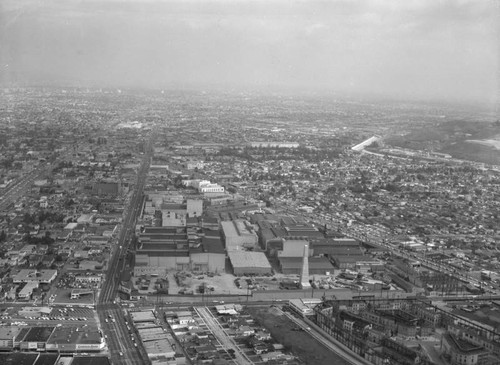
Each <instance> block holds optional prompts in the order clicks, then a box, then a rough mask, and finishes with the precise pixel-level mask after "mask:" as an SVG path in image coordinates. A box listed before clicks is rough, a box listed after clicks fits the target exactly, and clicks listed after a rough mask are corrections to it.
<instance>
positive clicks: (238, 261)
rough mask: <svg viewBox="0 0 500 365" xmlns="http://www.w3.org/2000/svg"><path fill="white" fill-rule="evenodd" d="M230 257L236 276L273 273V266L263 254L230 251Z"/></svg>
mask: <svg viewBox="0 0 500 365" xmlns="http://www.w3.org/2000/svg"><path fill="white" fill-rule="evenodd" d="M228 256H229V260H230V261H231V265H232V266H233V270H234V275H236V276H241V275H267V274H271V273H272V267H271V264H270V263H269V261H268V260H267V257H266V255H264V253H262V252H251V251H229V252H228Z"/></svg>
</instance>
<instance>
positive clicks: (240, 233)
mask: <svg viewBox="0 0 500 365" xmlns="http://www.w3.org/2000/svg"><path fill="white" fill-rule="evenodd" d="M221 226H222V235H223V238H224V240H225V244H226V251H227V252H229V251H237V250H244V249H254V248H257V243H258V240H259V238H258V237H257V233H255V231H254V229H253V227H252V226H251V224H250V223H249V222H248V221H246V220H241V219H239V220H234V221H225V222H221Z"/></svg>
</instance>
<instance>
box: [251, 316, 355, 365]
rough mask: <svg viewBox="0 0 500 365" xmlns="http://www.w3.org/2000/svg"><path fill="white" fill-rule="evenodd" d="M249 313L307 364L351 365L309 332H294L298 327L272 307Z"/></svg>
mask: <svg viewBox="0 0 500 365" xmlns="http://www.w3.org/2000/svg"><path fill="white" fill-rule="evenodd" d="M247 311H248V312H249V313H250V314H251V315H252V317H253V318H255V320H257V321H258V322H259V323H260V324H261V325H262V326H264V327H266V328H267V329H268V330H269V331H270V332H271V335H272V336H273V338H274V339H275V340H276V341H278V342H280V343H281V344H282V345H283V346H285V349H287V350H291V352H292V353H293V354H294V355H295V356H297V357H299V358H300V359H301V360H302V361H304V362H305V363H306V364H314V365H332V364H335V365H349V363H348V362H346V361H345V360H344V359H342V358H341V357H339V356H337V355H336V354H334V353H333V352H331V351H330V350H328V349H326V348H325V347H323V346H322V345H321V344H320V343H318V342H317V341H316V340H314V339H313V338H311V337H310V336H309V334H308V332H304V331H294V330H293V329H296V328H297V326H296V325H295V324H294V323H293V322H292V321H290V320H289V319H288V318H287V317H286V316H284V315H282V314H281V313H280V312H279V311H278V310H276V309H274V308H272V307H271V308H269V307H248V308H247Z"/></svg>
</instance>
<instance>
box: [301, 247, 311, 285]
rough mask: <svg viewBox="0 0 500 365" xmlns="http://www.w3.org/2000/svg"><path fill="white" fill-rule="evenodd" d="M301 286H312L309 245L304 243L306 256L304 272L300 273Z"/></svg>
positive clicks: (303, 264)
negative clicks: (310, 281) (310, 280)
mask: <svg viewBox="0 0 500 365" xmlns="http://www.w3.org/2000/svg"><path fill="white" fill-rule="evenodd" d="M300 287H301V288H302V289H308V288H310V287H311V284H310V283H309V246H308V245H304V256H303V257H302V272H301V273H300Z"/></svg>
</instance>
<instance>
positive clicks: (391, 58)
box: [0, 0, 500, 102]
mask: <svg viewBox="0 0 500 365" xmlns="http://www.w3.org/2000/svg"><path fill="white" fill-rule="evenodd" d="M499 4H500V1H499V0H345V1H344V0H324V1H315V0H301V1H294V0H278V1H273V0H263V1H247V0H218V1H217V0H216V1H207V0H188V1H180V0H179V1H169V0H164V1H162V0H142V1H141V0H92V1H86V0H40V1H32V0H30V1H25V0H2V1H0V14H1V15H0V62H1V66H2V67H1V71H0V81H2V82H3V83H4V84H6V83H12V82H24V83H26V82H28V83H30V82H31V83H40V82H53V83H59V84H66V85H85V86H87V85H92V86H116V87H126V86H138V87H154V88H165V89H176V88H193V87H194V88H196V87H199V88H203V87H207V86H209V85H216V86H218V87H237V88H243V89H244V88H253V89H255V88H260V89H264V90H266V89H273V88H302V89H307V90H309V89H311V90H332V91H338V92H340V93H342V92H363V93H366V92H368V93H372V92H373V93H378V94H385V95H395V96H416V97H439V98H443V97H445V98H447V97H449V98H451V99H457V98H459V99H460V98H461V99H470V100H477V99H482V100H489V101H490V102H493V101H494V100H495V98H497V94H498V88H499V85H500V68H499V56H500V51H499V44H500V35H499V29H500V28H499V24H498V23H499V22H500V7H499Z"/></svg>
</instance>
